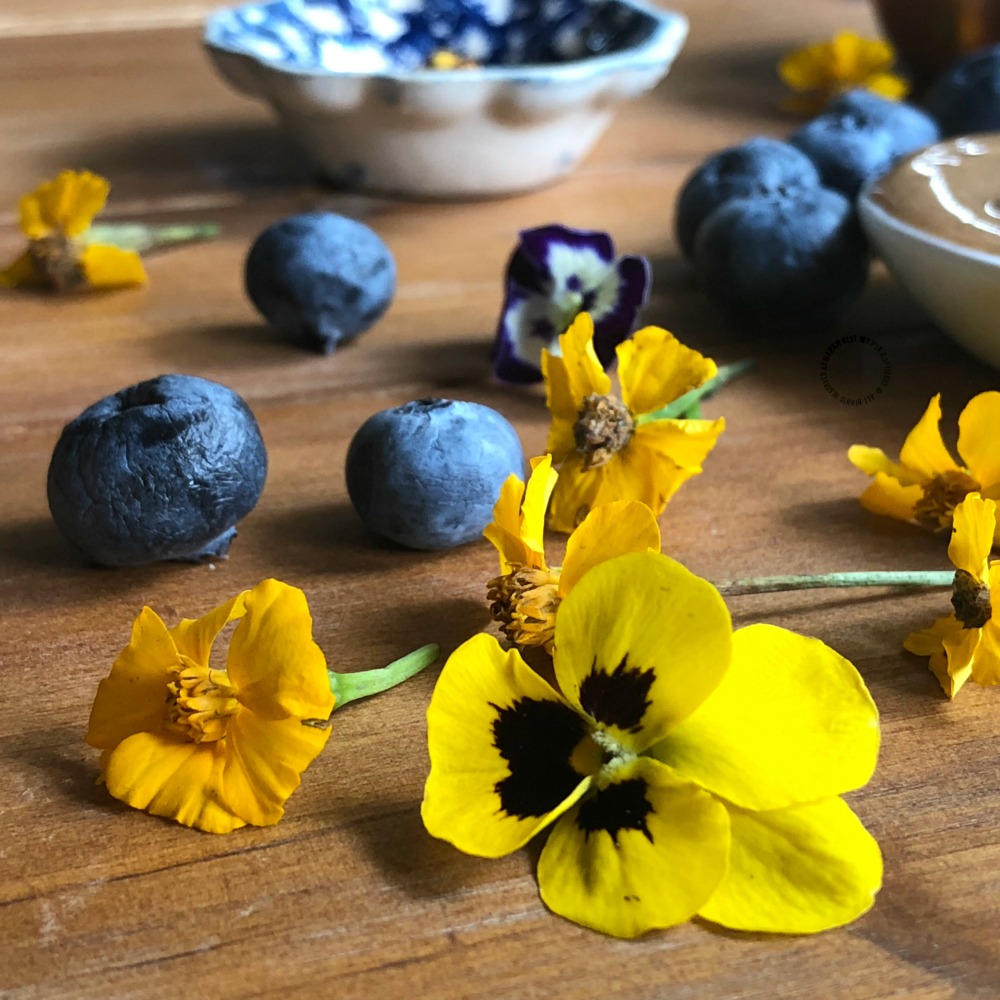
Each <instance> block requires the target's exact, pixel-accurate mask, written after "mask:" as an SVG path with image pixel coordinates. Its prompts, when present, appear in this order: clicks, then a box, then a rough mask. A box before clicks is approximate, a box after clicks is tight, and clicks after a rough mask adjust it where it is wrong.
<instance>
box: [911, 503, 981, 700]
mask: <svg viewBox="0 0 1000 1000" xmlns="http://www.w3.org/2000/svg"><path fill="white" fill-rule="evenodd" d="M996 528H997V518H996V504H995V503H994V502H993V501H992V500H984V499H983V498H982V497H980V495H979V494H978V493H970V494H969V495H968V496H967V497H966V498H965V500H964V501H963V502H962V503H960V504H959V505H958V507H956V508H955V523H954V526H953V528H952V534H951V542H950V543H949V545H948V558H949V559H951V561H952V562H953V563H954V564H955V585H954V590H953V592H952V597H951V603H952V607H953V608H954V609H955V610H954V612H953V613H952V614H950V615H946V616H945V617H944V618H939V619H938V620H937V621H936V622H935V623H934V624H933V625H932V626H931V627H930V628H928V629H924V630H923V631H921V632H913V633H912V634H910V635H908V636H907V637H906V640H905V641H904V642H903V648H904V649H907V650H909V651H910V652H911V653H916V654H917V655H918V656H929V657H930V663H929V664H928V665H929V666H930V668H931V671H932V672H933V674H934V676H935V677H936V678H937V679H938V681H939V682H940V683H941V687H942V688H944V692H945V694H946V695H948V697H949V698H954V697H955V695H956V694H958V692H959V690H960V689H961V687H962V685H963V684H965V682H966V681H967V680H969V679H970V678H971V679H972V680H974V681H975V682H976V683H977V684H985V685H994V684H1000V620H998V618H997V616H996V614H995V612H994V610H993V605H992V600H991V594H992V593H993V592H994V591H996V592H997V593H1000V560H994V561H992V562H991V561H990V559H989V555H990V550H991V549H992V547H993V539H994V537H995V533H996Z"/></svg>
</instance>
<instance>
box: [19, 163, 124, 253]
mask: <svg viewBox="0 0 1000 1000" xmlns="http://www.w3.org/2000/svg"><path fill="white" fill-rule="evenodd" d="M110 190H111V186H110V185H109V184H108V182H107V181H106V180H105V179H104V178H103V177H100V176H99V175H97V174H92V173H90V172H89V171H87V170H84V171H79V172H77V171H75V170H64V171H63V172H62V173H61V174H59V176H58V177H56V178H55V180H52V181H46V182H45V183H44V184H40V185H39V186H38V187H37V188H36V189H35V190H34V191H33V192H32V193H31V194H29V195H25V196H24V198H22V199H21V228H22V231H23V232H24V233H25V234H26V235H27V236H28V237H30V238H31V239H38V238H40V237H44V236H48V235H49V234H50V233H52V232H59V233H63V234H65V235H66V236H70V237H74V236H80V235H81V234H83V233H85V232H86V231H87V229H88V228H90V223H91V222H92V221H93V219H94V216H95V215H97V214H98V213H99V212H100V211H101V209H103V208H104V203H105V201H107V197H108V192H109V191H110Z"/></svg>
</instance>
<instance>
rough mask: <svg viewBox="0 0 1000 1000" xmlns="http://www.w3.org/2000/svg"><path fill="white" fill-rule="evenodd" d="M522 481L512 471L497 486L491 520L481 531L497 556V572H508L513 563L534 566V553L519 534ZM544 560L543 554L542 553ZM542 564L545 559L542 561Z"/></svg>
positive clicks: (522, 492)
mask: <svg viewBox="0 0 1000 1000" xmlns="http://www.w3.org/2000/svg"><path fill="white" fill-rule="evenodd" d="M523 498H524V481H523V480H522V479H521V478H520V476H516V475H514V473H511V474H510V475H509V476H508V477H507V479H506V480H505V482H504V484H503V486H501V487H500V496H499V497H498V498H497V502H496V504H495V505H494V506H493V520H492V521H490V523H489V524H488V525H486V528H485V529H484V531H483V537H484V538H485V539H486V540H487V541H488V542H489V543H490V544H491V545H492V546H493V548H495V549H496V550H497V554H498V555H499V556H500V572H501V573H509V572H510V571H511V569H512V567H513V566H515V565H520V566H534V565H535V563H534V562H533V561H532V559H533V556H534V555H535V554H534V553H532V552H531V550H530V549H529V548H528V546H527V545H526V544H525V543H524V539H523V538H522V537H521V501H522V499H523ZM543 559H544V554H543ZM542 565H544V562H543V563H542Z"/></svg>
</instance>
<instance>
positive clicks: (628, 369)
mask: <svg viewBox="0 0 1000 1000" xmlns="http://www.w3.org/2000/svg"><path fill="white" fill-rule="evenodd" d="M615 353H616V354H617V355H618V378H619V380H620V381H621V387H622V402H623V403H624V404H625V405H626V406H627V407H628V408H629V410H630V411H631V412H632V413H633V414H636V415H638V414H640V413H652V412H653V411H654V410H659V409H661V408H662V407H664V406H666V405H667V404H668V403H672V402H673V401H674V400H675V399H678V398H679V397H681V396H683V395H684V393H686V392H689V391H690V390H691V389H696V388H697V387H698V386H699V385H701V384H702V383H704V382H707V381H708V380H709V379H710V378H713V377H714V376H715V375H716V373H717V372H718V368H717V367H716V364H715V362H714V361H713V360H712V359H711V358H706V357H704V356H703V355H701V354H699V353H698V351H694V350H692V349H691V348H690V347H685V346H684V345H683V344H682V343H681V342H680V341H679V340H678V339H677V338H676V337H675V336H674V335H673V334H672V333H670V332H669V331H667V330H663V329H661V328H660V327H658V326H647V327H644V328H643V329H641V330H637V331H636V332H635V333H634V334H633V335H632V336H631V337H630V338H629V339H628V340H625V341H623V342H622V343H620V344H619V345H618V347H617V348H616V349H615Z"/></svg>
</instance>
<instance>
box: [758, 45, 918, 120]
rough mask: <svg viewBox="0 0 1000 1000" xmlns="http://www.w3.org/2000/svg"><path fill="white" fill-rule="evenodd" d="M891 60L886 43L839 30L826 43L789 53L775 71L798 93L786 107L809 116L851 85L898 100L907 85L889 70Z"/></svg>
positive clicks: (850, 88)
mask: <svg viewBox="0 0 1000 1000" xmlns="http://www.w3.org/2000/svg"><path fill="white" fill-rule="evenodd" d="M895 61H896V53H895V52H894V51H893V48H892V46H891V45H890V44H889V43H888V42H885V41H883V40H882V39H880V38H862V37H861V36H860V35H857V34H855V33H854V32H853V31H841V32H839V33H838V34H836V35H835V36H834V37H833V38H832V39H831V40H830V41H828V42H817V43H816V44H814V45H809V46H807V47H806V48H803V49H797V50H796V51H795V52H791V53H789V54H788V55H787V56H785V57H784V58H783V59H782V60H781V62H780V63H778V74H779V75H780V76H781V79H782V80H783V81H784V82H785V84H786V85H787V86H789V87H791V89H792V90H795V91H798V92H799V94H800V95H801V96H798V97H795V98H792V99H791V100H789V101H788V102H787V107H788V110H791V111H797V112H801V113H803V114H809V115H813V114H818V113H819V112H820V111H822V110H823V108H824V107H825V106H826V105H827V103H828V102H829V101H831V100H832V99H833V98H834V97H836V96H837V95H838V94H842V93H844V92H845V91H847V90H852V89H854V88H855V87H860V88H863V89H865V90H870V91H872V92H873V93H875V94H878V95H879V96H880V97H886V98H888V99H889V100H891V101H899V100H902V99H903V98H904V97H906V95H907V93H908V92H909V89H910V86H909V84H908V83H907V82H906V80H905V79H903V77H901V76H899V75H898V74H896V73H893V72H891V70H892V66H893V64H894V63H895Z"/></svg>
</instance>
